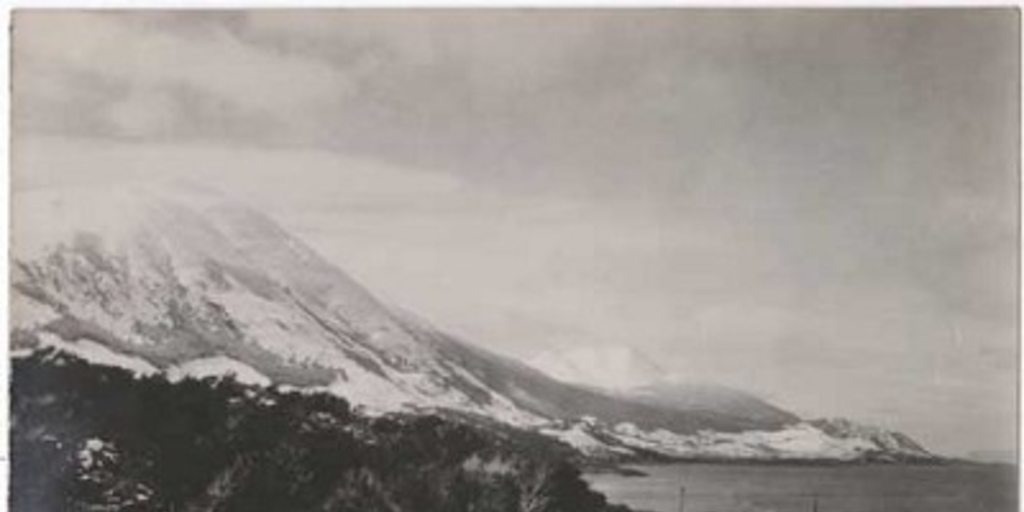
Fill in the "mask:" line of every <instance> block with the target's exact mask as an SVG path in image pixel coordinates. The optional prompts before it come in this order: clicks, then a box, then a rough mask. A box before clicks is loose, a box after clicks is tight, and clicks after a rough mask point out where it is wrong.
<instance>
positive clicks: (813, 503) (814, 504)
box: [811, 493, 818, 512]
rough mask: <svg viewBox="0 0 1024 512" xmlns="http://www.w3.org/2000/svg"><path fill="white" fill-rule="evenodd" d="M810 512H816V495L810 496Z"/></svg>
mask: <svg viewBox="0 0 1024 512" xmlns="http://www.w3.org/2000/svg"><path fill="white" fill-rule="evenodd" d="M811 512H818V494H817V493H815V494H812V495H811Z"/></svg>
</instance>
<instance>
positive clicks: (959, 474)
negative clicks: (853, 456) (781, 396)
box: [585, 464, 1018, 512]
mask: <svg viewBox="0 0 1024 512" xmlns="http://www.w3.org/2000/svg"><path fill="white" fill-rule="evenodd" d="M630 467H631V468H633V469H637V470H640V471H642V472H644V473H646V474H647V476H622V475H617V474H611V473H600V474H587V475H585V477H586V479H587V480H588V481H589V482H590V483H591V486H592V487H593V488H594V489H596V490H598V491H601V492H603V493H604V494H605V495H606V496H608V499H609V501H611V502H613V503H624V504H626V505H630V506H631V507H633V508H634V509H636V510H648V511H655V512H679V511H680V510H683V511H684V512H768V511H773V512H805V511H806V512H814V511H817V512H1014V511H1016V510H1017V492H1018V489H1017V469H1016V467H1013V466H1008V465H987V464H986V465H982V464H948V465H927V466H926V465H884V464H870V465H831V466H830V465H823V466H815V465H744V464H677V465H659V466H630ZM680 487H683V488H685V490H684V491H682V495H683V499H682V504H683V507H682V509H680V494H681V491H680Z"/></svg>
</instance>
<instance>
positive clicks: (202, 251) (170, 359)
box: [11, 189, 881, 456]
mask: <svg viewBox="0 0 1024 512" xmlns="http://www.w3.org/2000/svg"><path fill="white" fill-rule="evenodd" d="M12 202H13V207H14V211H15V214H14V216H13V226H12V241H13V244H12V245H13V247H12V249H13V250H12V265H11V274H12V275H11V283H12V291H11V311H12V317H11V340H12V350H13V351H14V353H15V354H21V353H24V352H25V351H28V350H33V349H35V348H40V347H55V348H58V349H60V350H65V351H69V352H73V353H75V354H76V355H78V356H80V357H83V358H85V359H87V360H90V361H92V362H95V363H97V364H108V365H116V366H122V367H126V368H129V369H130V370H132V371H133V372H135V373H136V374H138V375H150V374H153V373H156V372H162V373H164V374H166V375H167V376H169V377H171V378H172V379H181V378H186V377H191V378H204V377H210V376H229V377H231V378H234V379H237V380H239V381H242V382H245V383H248V384H252V385H260V386H266V385H282V386H289V387H292V388H298V389H300V390H304V391H307V392H311V393H313V392H327V393H334V394H337V395H340V396H343V397H345V398H346V399H348V400H350V401H351V402H352V403H353V404H355V405H356V406H359V407H361V408H362V409H363V410H364V411H366V412H370V413H379V412H387V411H395V410H406V411H423V410H434V409H445V410H451V411H456V412H459V413H466V414H471V415H475V416H478V417H482V418H487V419H488V420H494V421H499V422H502V423H507V424H511V425H515V426H519V427H522V428H531V429H540V430H541V431H542V432H543V433H545V434H548V435H550V436H552V437H555V438H558V439H562V440H563V441H566V442H568V443H570V444H576V445H578V446H580V447H581V448H585V449H584V451H586V452H591V453H597V452H601V453H608V454H618V455H625V454H630V453H637V451H636V450H635V449H634V448H636V447H638V446H641V445H642V446H645V447H646V446H647V444H650V443H654V444H656V445H658V446H659V448H658V449H657V450H654V451H658V452H661V453H674V454H677V455H678V454H684V453H689V452H684V451H679V450H677V447H678V445H679V443H680V442H682V441H679V438H680V436H683V437H684V438H692V436H697V435H704V434H701V433H702V432H716V433H718V434H720V435H741V434H744V433H747V432H751V431H754V432H770V431H773V430H775V431H777V430H779V428H780V427H781V426H782V425H780V422H778V421H774V422H770V421H765V422H761V421H758V420H754V421H751V420H750V418H737V417H736V416H735V415H733V414H731V413H728V411H726V412H723V411H718V410H701V409H699V408H698V409H689V410H688V409H685V408H679V407H672V406H666V405H665V404H660V403H655V402H644V401H642V400H637V399H635V398H632V397H623V396H612V395H609V394H608V393H604V392H600V391H597V390H594V389H588V388H584V387H580V386H576V385H572V384H569V383H565V382H561V381H559V380H555V379H553V378H551V377H549V376H547V375H545V374H544V373H542V372H540V371H537V370H535V369H533V368H530V367H528V366H526V365H523V364H520V363H518V362H515V361H511V360H508V359H505V358H502V357H499V356H497V355H494V354H491V353H489V352H487V351H485V350H483V349H480V348H477V347H474V346H472V345H469V344H466V343H464V342H462V341H460V340H456V339H454V338H452V337H450V336H448V335H446V334H445V333H443V332H441V331H439V330H437V329H435V328H433V327H432V326H430V325H429V324H427V323H426V322H424V321H422V320H419V319H415V318H413V317H412V316H411V315H409V314H405V313H399V312H397V310H395V309H393V308H390V307H388V306H386V305H384V304H382V303H380V302H379V301H378V300H377V299H376V298H374V297H373V296H372V295H371V294H370V293H369V292H368V291H367V290H366V289H365V288H363V287H362V286H361V285H359V284H358V283H357V282H355V281H354V280H353V279H351V278H350V277H349V276H347V275H346V274H344V273H343V272H342V271H341V270H340V269H338V268H337V267H335V266H334V265H332V264H330V263H328V262H327V261H325V260H323V259H322V258H321V257H320V256H318V255H317V254H316V253H315V252H314V251H312V250H311V249H309V248H308V247H307V246H305V245H304V244H303V243H302V242H301V241H299V240H298V239H296V238H294V237H293V236H291V235H290V234H288V233H286V232H285V231H284V230H283V229H281V228H280V227H278V226H277V225H276V224H274V223H273V222H272V221H270V220H269V219H268V218H266V217H265V216H263V215H261V214H259V213H256V212H253V211H251V210H248V209H245V208H242V207H239V206H237V205H234V204H227V203H225V202H224V201H223V200H222V199H221V198H219V197H217V196H215V195H211V194H208V193H204V192H196V191H188V190H176V191H175V192H174V194H172V195H170V196H168V195H166V194H165V193H164V192H156V191H152V190H147V189H132V190H114V191H111V190H81V191H76V192H74V193H71V192H68V191H60V192H30V193H18V194H16V195H15V196H14V198H13V200H12ZM627 373H628V372H627ZM627 373H624V374H623V375H626V374H627ZM584 417H592V418H591V420H588V422H584V424H580V423H579V422H580V421H582V420H581V418H584ZM627 422H628V423H632V424H633V425H634V426H635V428H636V429H637V432H632V431H629V432H627V431H622V432H620V431H619V430H617V427H601V426H600V425H624V424H626V423H627ZM815 428H816V429H817V430H818V431H821V432H826V434H825V435H826V437H827V438H828V439H827V440H823V441H822V442H821V443H819V444H817V445H814V444H811V445H809V446H811V448H809V449H807V450H805V451H807V452H808V453H816V452H815V449H816V448H815V447H817V449H819V451H820V452H821V453H826V454H831V453H832V452H830V451H829V450H830V448H829V447H830V446H831V445H829V444H828V442H831V440H846V441H849V442H854V441H856V439H858V438H860V437H862V436H863V435H866V433H865V432H854V431H852V430H850V429H846V430H843V429H841V428H839V426H833V427H830V428H831V429H830V428H826V427H825V426H819V427H815ZM595 429H597V430H601V432H597V431H595ZM592 434H593V435H592ZM869 434H872V435H874V438H877V439H881V437H879V436H878V435H876V434H877V433H869ZM758 435H760V436H761V437H759V438H758V440H757V441H756V442H751V443H752V444H753V445H756V446H757V447H758V448H757V449H756V450H762V449H763V450H771V448H770V446H771V445H774V444H779V445H785V446H789V445H792V444H793V442H794V441H792V440H791V439H789V438H779V437H771V436H770V435H768V434H758ZM673 436H675V437H673ZM766 436H767V437H766ZM729 439H731V438H729ZM629 440H632V441H630V442H633V443H634V445H635V446H634V445H630V444H629V442H627V441H629ZM826 441H828V442H826ZM846 441H844V442H846ZM737 442H738V441H737ZM644 443H647V444H644ZM751 443H747V444H751ZM684 444H685V443H684ZM583 445H586V446H585V447H584V446H583ZM602 445H603V448H602ZM631 446H632V447H631ZM800 446H803V445H800ZM766 447H768V448H766ZM673 450H675V451H673ZM756 450H754V451H756ZM744 453H746V452H742V451H737V452H736V454H737V456H745V455H744Z"/></svg>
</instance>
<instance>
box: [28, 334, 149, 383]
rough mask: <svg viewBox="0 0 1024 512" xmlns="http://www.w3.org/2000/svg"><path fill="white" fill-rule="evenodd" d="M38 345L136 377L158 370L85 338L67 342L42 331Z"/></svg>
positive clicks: (146, 363) (136, 358) (140, 359)
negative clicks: (125, 371)
mask: <svg viewBox="0 0 1024 512" xmlns="http://www.w3.org/2000/svg"><path fill="white" fill-rule="evenodd" d="M39 345H40V346H41V347H46V348H54V349H56V350H59V351H61V352H65V353H68V354H71V355H73V356H76V357H78V358H80V359H84V360H85V361H88V362H90V363H92V364H95V365H99V366H113V367H116V368H122V369H124V370H128V371H129V372H131V373H132V375H134V376H136V377H143V376H150V375H154V374H156V373H159V372H160V370H159V369H157V367H155V366H153V365H152V364H150V363H149V362H148V361H146V360H145V359H142V358H140V357H135V356H128V355H125V354H121V353H119V352H115V351H113V350H111V349H109V348H107V347H106V346H104V345H100V344H99V343H96V342H94V341H90V340H86V339H80V340H78V341H74V342H67V341H64V340H62V339H60V338H59V337H57V336H56V335H54V334H51V333H48V332H43V333H40V334H39Z"/></svg>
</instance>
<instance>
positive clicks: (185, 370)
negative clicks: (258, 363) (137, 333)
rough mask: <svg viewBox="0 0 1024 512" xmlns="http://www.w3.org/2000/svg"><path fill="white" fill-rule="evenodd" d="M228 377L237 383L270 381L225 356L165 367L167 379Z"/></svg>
mask: <svg viewBox="0 0 1024 512" xmlns="http://www.w3.org/2000/svg"><path fill="white" fill-rule="evenodd" d="M208 377H229V378H232V379H234V380H235V381H237V382H238V383H239V384H247V385H251V386H260V387H269V386H270V385H271V384H272V382H271V380H270V378H269V377H267V376H266V375H263V374H262V373H260V372H259V371H257V370H256V369H255V368H253V367H251V366H249V365H247V364H245V363H243V362H241V361H237V360H235V359H231V358H230V357H226V356H214V357H207V358H203V359H195V360H193V361H189V362H187V363H184V364H182V365H179V366H174V367H171V368H168V369H167V379H168V380H170V381H171V382H179V381H182V380H184V379H186V378H193V379H205V378H208Z"/></svg>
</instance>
